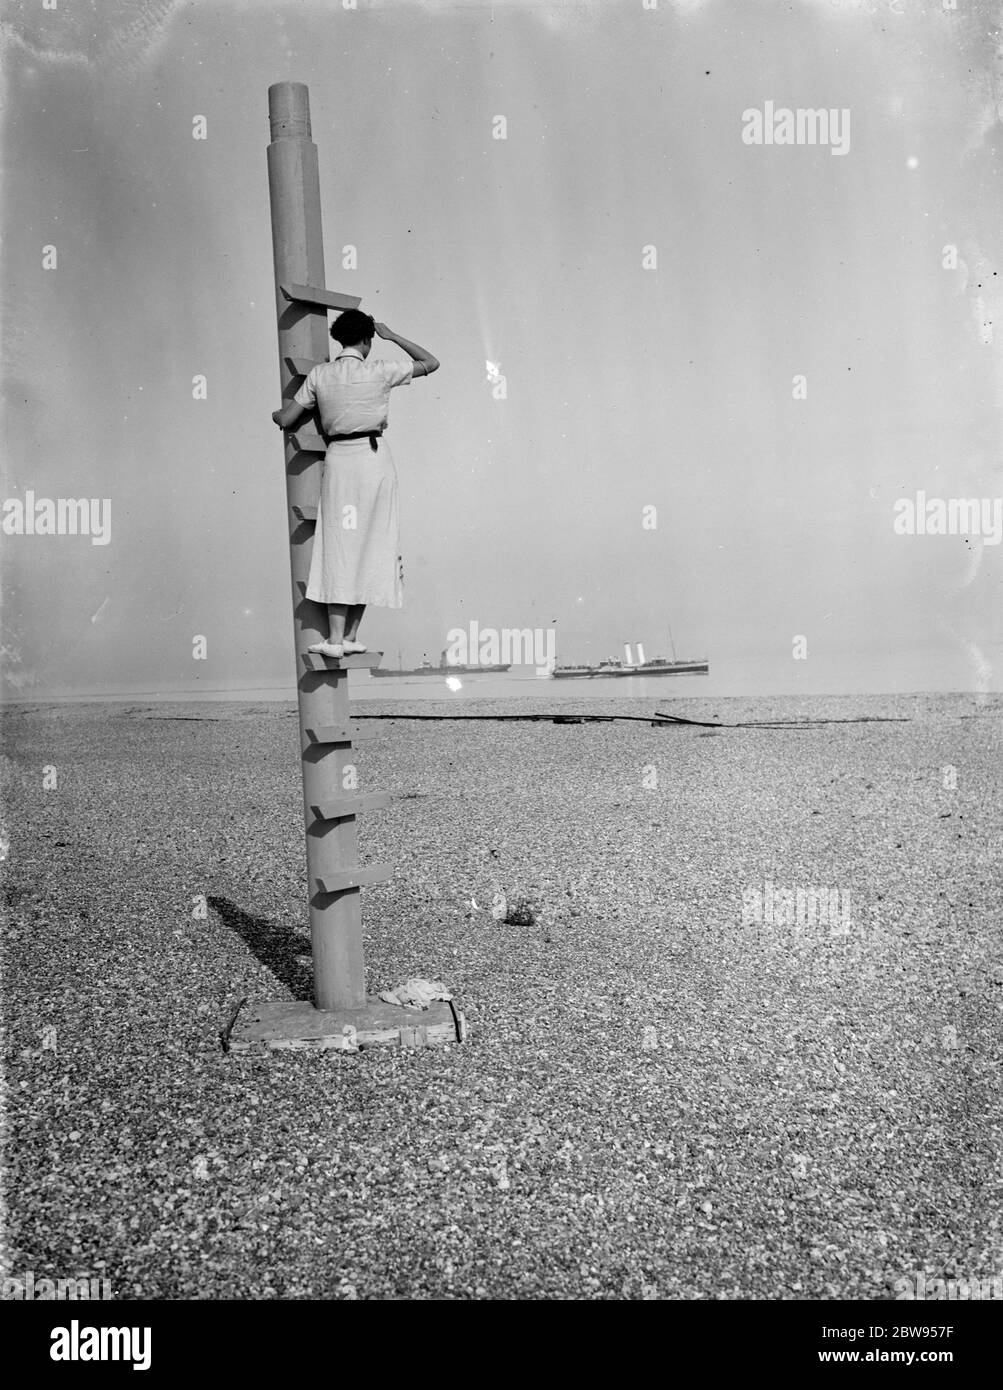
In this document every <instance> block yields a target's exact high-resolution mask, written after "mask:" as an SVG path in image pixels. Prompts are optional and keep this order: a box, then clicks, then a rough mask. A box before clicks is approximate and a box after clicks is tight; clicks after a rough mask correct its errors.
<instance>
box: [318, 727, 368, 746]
mask: <svg viewBox="0 0 1003 1390" xmlns="http://www.w3.org/2000/svg"><path fill="white" fill-rule="evenodd" d="M306 736H307V738H308V739H309V740H310V742H311V743H361V742H364V741H365V740H366V739H369V738H375V737H376V730H375V729H360V728H359V727H358V726H357V725H355V724H321V725H320V726H319V727H318V728H316V729H307V731H306Z"/></svg>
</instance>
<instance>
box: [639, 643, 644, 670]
mask: <svg viewBox="0 0 1003 1390" xmlns="http://www.w3.org/2000/svg"><path fill="white" fill-rule="evenodd" d="M637 664H638V666H643V665H644V648H643V647H642V646H641V644H640V642H638V644H637Z"/></svg>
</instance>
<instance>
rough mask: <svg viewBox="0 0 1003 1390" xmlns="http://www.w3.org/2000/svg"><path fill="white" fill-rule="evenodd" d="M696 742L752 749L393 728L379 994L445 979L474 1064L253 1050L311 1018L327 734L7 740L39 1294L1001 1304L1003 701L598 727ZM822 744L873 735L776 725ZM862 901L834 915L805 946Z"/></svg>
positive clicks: (415, 709)
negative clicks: (275, 1009)
mask: <svg viewBox="0 0 1003 1390" xmlns="http://www.w3.org/2000/svg"><path fill="white" fill-rule="evenodd" d="M553 708H554V707H553V705H552V704H548V702H547V700H546V699H543V698H541V699H533V700H523V701H520V702H519V704H518V711H515V710H514V706H513V705H511V704H501V703H499V704H498V705H497V706H495V705H493V704H491V703H490V702H484V701H479V702H478V703H477V708H476V713H477V714H478V715H484V714H490V713H492V712H496V711H497V712H499V713H504V712H527V713H529V712H546V711H547V710H548V709H553ZM575 708H576V706H575V705H574V704H567V703H562V704H561V705H560V707H559V712H560V713H561V714H564V715H566V714H567V713H569V712H572V711H573V710H574V709H575ZM659 708H670V709H671V711H672V713H674V714H677V715H681V716H684V717H689V718H694V719H700V720H706V721H717V722H721V723H723V724H730V725H738V726H740V727H721V728H707V727H700V726H698V725H685V726H679V727H675V728H653V727H651V726H650V725H649V724H648V723H646V722H639V721H636V720H634V721H632V722H614V723H597V724H591V723H584V724H553V723H550V722H535V723H532V722H524V723H520V722H497V723H495V722H491V721H486V720H482V719H478V720H468V721H467V722H464V719H463V717H462V712H459V715H458V717H456V718H451V719H449V720H447V721H443V722H436V721H427V720H425V721H422V722H416V721H414V720H409V719H408V718H407V715H408V714H414V713H421V714H423V715H428V714H434V713H436V712H437V711H439V712H448V713H450V714H451V715H457V714H458V711H457V709H456V706H455V705H449V706H448V707H447V706H445V705H444V706H443V707H442V709H441V711H440V707H439V706H438V705H437V704H436V703H435V702H430V701H421V702H420V704H419V703H415V704H414V705H408V704H407V703H406V702H392V701H391V702H387V701H372V702H368V701H360V702H357V703H353V714H356V715H359V716H362V717H365V716H366V715H370V714H373V715H374V714H382V715H391V716H394V717H391V718H381V719H380V720H379V721H374V725H373V726H374V727H375V728H376V730H377V734H376V737H375V738H374V739H373V740H372V741H371V742H366V743H363V744H362V745H361V746H360V748H359V750H358V765H359V768H360V774H361V786H360V790H361V791H362V792H368V791H387V792H390V793H391V795H392V801H391V804H390V806H389V807H388V808H387V809H386V810H382V811H374V812H371V813H366V814H364V815H362V816H361V817H360V821H359V844H360V854H361V858H362V862H363V863H368V862H375V861H378V860H383V859H387V860H391V861H392V862H393V863H394V864H395V866H396V872H395V874H394V877H393V878H392V879H391V880H390V881H389V882H387V883H385V884H381V885H377V886H374V887H370V888H365V889H364V890H363V897H362V902H363V921H364V925H365V935H366V965H367V972H368V988H369V990H370V992H371V993H378V992H380V991H381V990H385V989H388V988H391V987H393V986H396V985H398V984H400V983H401V982H402V981H405V980H407V979H409V978H412V977H421V978H424V979H428V980H435V981H439V980H441V981H443V982H444V983H445V984H446V986H447V987H448V989H449V990H450V991H451V992H452V993H453V995H454V996H455V999H456V1001H457V1003H458V1004H459V1006H460V1007H461V1008H462V1010H463V1012H464V1013H465V1015H466V1018H467V1020H468V1024H469V1036H468V1039H467V1041H466V1042H465V1043H464V1044H463V1045H458V1044H457V1045H450V1046H444V1047H429V1048H424V1049H418V1050H415V1051H402V1050H400V1049H390V1048H374V1049H367V1050H365V1051H362V1052H359V1053H357V1054H344V1053H340V1052H335V1051H320V1052H309V1051H285V1052H271V1053H265V1052H262V1053H260V1054H258V1053H254V1054H237V1053H228V1052H226V1051H224V1048H223V1046H222V1044H221V1041H220V1035H221V1032H224V1031H225V1029H226V1026H227V1023H228V1020H229V1019H230V1018H231V1017H232V1014H233V1011H234V1009H235V1007H236V1005H237V1004H238V1003H239V1002H240V1001H241V1000H242V999H250V1000H270V999H308V998H309V997H310V990H311V975H310V941H309V933H308V929H307V914H306V886H305V862H304V848H303V823H302V800H301V789H300V773H299V748H298V737H297V721H296V716H295V707H294V706H293V705H291V704H284V703H276V704H274V705H267V704H242V703H239V702H234V703H230V704H225V705H224V704H220V703H213V704H208V703H206V704H202V705H199V704H173V705H171V704H157V703H150V704H143V703H141V702H137V703H136V704H134V705H107V704H81V705H63V706H57V705H44V704H37V705H32V704H22V705H19V706H11V707H8V708H7V709H6V710H5V711H4V716H3V718H4V739H3V747H4V750H5V757H4V761H3V775H4V784H3V798H4V807H5V811H4V814H5V820H6V828H5V832H4V843H5V849H6V858H5V862H4V891H5V897H6V919H5V930H4V943H3V976H4V985H3V1009H4V1030H3V1046H4V1054H5V1055H4V1061H5V1072H6V1094H5V1106H6V1117H5V1125H6V1130H7V1134H6V1146H7V1163H6V1176H5V1182H6V1189H5V1194H4V1196H5V1201H6V1205H7V1227H6V1243H5V1248H4V1250H3V1252H2V1253H3V1264H4V1275H5V1277H6V1275H7V1274H8V1273H12V1274H14V1275H15V1276H18V1275H19V1274H20V1272H22V1271H33V1272H34V1275H35V1278H36V1279H39V1278H43V1277H51V1278H56V1277H61V1276H62V1277H89V1278H98V1279H103V1280H106V1281H107V1283H108V1285H109V1286H110V1291H111V1296H112V1297H113V1298H116V1299H123V1300H128V1299H139V1298H143V1299H177V1300H191V1299H206V1300H217V1299H304V1298H323V1299H384V1300H385V1299H391V1300H394V1299H457V1300H470V1299H520V1300H521V1299H613V1300H650V1299H673V1300H691V1299H769V1300H825V1299H836V1298H850V1299H864V1300H885V1299H894V1298H899V1297H907V1296H908V1289H909V1287H910V1281H912V1282H914V1281H916V1279H917V1278H918V1277H919V1276H920V1275H921V1274H922V1275H923V1276H924V1277H925V1278H926V1279H927V1280H931V1279H966V1280H972V1279H979V1280H993V1279H1000V1278H1003V1233H1001V1230H1000V1216H999V1213H1000V1211H1001V1210H1003V1178H1001V1170H1000V1163H999V1153H1000V1148H1001V1120H1003V1112H1001V1104H1000V1061H1001V1050H1003V1049H1001V1023H1003V948H1001V943H1000V925H999V924H1000V922H1001V921H1003V882H1001V874H1000V860H1001V853H1000V851H1001V831H1000V826H1001V816H1000V810H1001V801H1003V783H1001V779H1000V775H999V769H1000V766H1001V761H1003V759H1001V754H1003V697H1001V696H999V695H986V696H971V695H967V696H963V695H957V696H949V695H929V696H924V695H917V696H902V695H896V696H868V697H831V698H822V697H815V698H796V699H795V698H783V699H766V698H758V699H751V698H750V699H717V700H715V701H713V702H712V703H711V702H708V701H706V700H696V699H694V700H692V701H690V700H673V701H672V702H671V705H668V706H667V705H666V701H665V700H664V699H663V700H662V701H660V702H659V701H622V700H621V701H616V700H611V701H602V700H596V699H589V700H588V701H587V702H583V704H582V705H581V709H582V711H583V712H586V713H588V714H590V715H594V714H598V713H607V714H616V715H627V714H629V715H633V716H637V715H639V714H647V715H653V714H654V712H655V710H656V709H659ZM789 720H812V721H833V722H825V723H823V722H813V723H805V724H801V725H797V726H791V725H789V726H787V727H771V728H765V727H761V726H760V727H756V726H754V725H755V723H756V722H757V721H760V722H762V721H789ZM858 721H859V722H858ZM885 721H888V722H885ZM53 780H54V781H55V785H52V783H53ZM47 784H48V785H47ZM823 890H824V892H825V893H826V894H827V898H826V901H827V902H828V903H829V905H830V915H829V918H828V920H825V921H820V920H817V919H816V920H812V921H806V920H798V917H799V915H800V910H799V909H798V910H797V911H796V910H795V909H794V906H793V905H794V904H797V903H799V902H804V901H805V900H806V899H807V897H808V895H809V893H811V892H813V891H814V893H815V895H816V902H818V901H821V900H822V899H821V896H820V895H821V894H822V892H823ZM799 893H800V894H801V897H800V899H799V898H798V894H799ZM837 902H838V905H839V913H838V915H837V913H836V912H835V910H834V908H835V904H836V903H837ZM203 904H204V906H203ZM784 904H786V908H785V906H784ZM903 1281H904V1282H903ZM996 1296H997V1297H999V1296H1000V1295H999V1294H997V1295H996Z"/></svg>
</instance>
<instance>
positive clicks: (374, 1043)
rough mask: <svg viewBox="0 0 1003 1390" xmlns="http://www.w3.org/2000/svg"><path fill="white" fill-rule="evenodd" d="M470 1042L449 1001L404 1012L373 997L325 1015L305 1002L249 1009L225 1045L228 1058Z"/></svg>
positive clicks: (257, 1005) (244, 1010) (258, 1005)
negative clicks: (254, 1053)
mask: <svg viewBox="0 0 1003 1390" xmlns="http://www.w3.org/2000/svg"><path fill="white" fill-rule="evenodd" d="M466 1036H467V1023H466V1019H465V1017H464V1015H463V1014H462V1013H461V1012H460V1011H459V1009H457V1008H455V1005H454V1006H453V1007H450V1005H449V1004H448V1003H446V1002H444V1001H438V1000H437V1001H436V1002H435V1003H433V1004H431V1005H430V1006H429V1007H428V1008H427V1009H402V1008H398V1007H397V1006H396V1005H394V1004H387V1003H384V1001H383V1000H382V999H377V998H372V997H371V998H369V999H367V1000H366V1003H365V1006H364V1007H363V1008H361V1009H339V1010H336V1011H332V1012H322V1011H321V1010H320V1009H315V1008H314V1007H313V1005H312V1004H308V1003H306V1002H304V1001H301V1000H285V999H280V1000H275V1001H268V1002H264V1003H252V1004H245V1005H244V1006H243V1008H242V1009H241V1010H240V1012H239V1013H238V1015H237V1018H236V1020H235V1021H234V1024H233V1026H232V1028H231V1029H230V1032H229V1036H228V1037H227V1038H226V1039H225V1043H224V1045H225V1046H226V1049H227V1051H229V1052H252V1051H262V1050H264V1051H279V1050H286V1049H304V1048H314V1049H317V1050H322V1049H323V1050H328V1049H334V1050H336V1051H343V1052H357V1051H359V1049H360V1048H366V1047H433V1046H437V1045H441V1044H444V1043H456V1042H462V1041H464V1039H465V1038H466Z"/></svg>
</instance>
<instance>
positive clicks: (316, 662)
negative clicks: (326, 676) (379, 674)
mask: <svg viewBox="0 0 1003 1390" xmlns="http://www.w3.org/2000/svg"><path fill="white" fill-rule="evenodd" d="M382 659H383V653H382V652H358V653H356V654H355V655H353V656H343V657H342V658H341V660H340V661H339V660H338V659H337V658H336V657H333V656H332V657H327V656H321V655H320V654H319V653H317V652H304V653H303V665H304V666H305V667H306V669H307V670H308V671H346V670H355V669H357V668H358V667H360V666H361V667H363V668H365V667H370V668H371V667H373V666H379V664H380V662H381V661H382Z"/></svg>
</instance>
